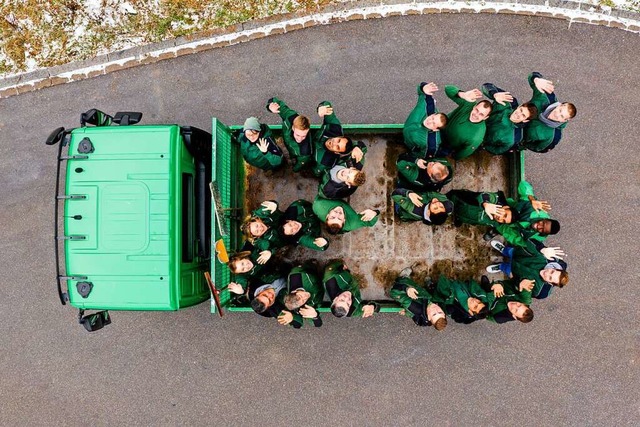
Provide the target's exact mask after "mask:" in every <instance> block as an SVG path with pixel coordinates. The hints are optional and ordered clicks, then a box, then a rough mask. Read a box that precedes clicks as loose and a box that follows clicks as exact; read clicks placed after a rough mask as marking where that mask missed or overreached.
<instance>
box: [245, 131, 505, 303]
mask: <svg viewBox="0 0 640 427" xmlns="http://www.w3.org/2000/svg"><path fill="white" fill-rule="evenodd" d="M398 138H399V137H396V136H386V135H382V136H381V135H370V136H367V135H358V137H357V138H356V139H357V140H361V141H364V142H365V144H366V145H367V147H368V152H367V154H366V156H365V159H366V161H365V166H364V171H365V172H366V174H367V182H366V183H365V184H364V185H363V186H362V187H360V188H358V190H357V191H356V192H355V194H353V195H352V196H351V197H350V199H349V200H348V202H349V204H350V205H351V206H352V207H353V208H354V209H355V210H356V211H357V212H360V211H362V210H364V209H367V208H372V209H378V210H380V212H381V217H380V220H379V221H378V223H377V224H376V225H375V226H373V227H365V228H361V229H358V230H355V231H352V232H349V233H346V234H341V235H337V236H333V235H330V234H329V233H327V232H326V231H324V233H323V235H324V237H325V238H327V240H329V242H330V245H329V248H328V249H327V250H326V251H325V252H317V251H313V250H310V249H306V248H304V247H300V246H298V247H295V248H284V249H281V250H280V251H279V252H278V256H279V257H280V258H281V259H283V260H286V261H288V262H292V263H297V262H300V261H304V260H308V259H317V260H318V262H319V264H320V265H321V266H322V265H324V263H325V262H326V261H328V260H331V259H336V258H342V259H343V260H344V262H345V264H346V265H347V266H348V267H349V268H350V269H351V271H352V273H353V274H354V275H355V276H356V277H357V278H358V279H359V282H360V287H361V288H362V296H363V298H364V299H374V300H383V299H388V297H387V296H386V295H385V289H387V288H389V287H390V286H391V285H392V284H393V280H394V279H395V277H397V275H398V273H399V272H400V270H402V268H404V267H407V266H413V271H414V273H413V276H412V277H413V278H414V279H415V280H417V281H419V283H420V282H422V281H423V280H424V279H425V278H426V277H427V276H431V277H433V278H434V279H437V277H438V276H439V275H440V274H445V275H447V276H450V277H455V278H459V279H470V278H475V279H476V280H479V279H480V276H481V275H482V274H483V272H484V268H485V267H486V266H487V265H489V264H491V263H492V259H491V258H492V256H494V258H495V255H497V253H495V252H494V253H493V254H492V253H491V247H490V246H489V243H488V242H485V241H484V240H483V239H482V236H483V234H484V233H485V231H486V230H487V228H486V227H478V226H469V225H462V226H460V227H455V226H454V225H453V220H452V219H451V218H449V219H448V220H447V222H446V223H445V224H444V225H441V226H435V227H433V226H429V225H425V224H423V223H422V222H404V221H400V219H399V218H398V217H397V216H396V215H395V214H394V211H393V203H392V202H391V193H392V192H393V190H394V188H395V182H396V175H397V174H396V161H397V159H398V155H400V154H401V153H403V152H404V151H406V149H405V148H404V146H403V145H401V144H400V142H399V141H400V140H399V139H398ZM451 163H452V165H453V167H454V177H453V180H452V181H451V182H450V183H449V184H447V185H446V186H445V187H444V188H443V189H442V193H446V192H447V191H449V190H451V189H467V190H473V191H498V190H503V191H505V192H507V189H508V188H509V182H508V176H509V171H508V163H507V161H506V158H505V157H503V156H492V155H489V154H488V153H486V152H484V151H480V152H477V153H475V154H474V155H473V156H471V157H470V158H467V159H464V160H461V161H455V160H451ZM318 183H319V180H318V179H317V178H315V177H313V176H312V175H311V174H308V175H305V176H302V175H301V174H294V173H293V172H292V170H291V167H290V166H288V167H286V168H285V169H284V170H282V171H278V172H276V173H274V174H272V175H270V176H268V175H266V174H265V173H264V172H263V171H261V170H258V169H255V168H253V167H251V166H247V183H246V184H247V185H246V186H245V188H246V205H245V212H250V211H251V210H253V209H255V208H256V207H257V206H258V205H259V204H260V203H261V202H262V201H264V200H276V201H277V202H278V203H279V205H280V209H281V210H283V211H284V210H285V209H286V208H287V206H289V204H290V203H291V202H293V201H294V200H297V199H305V200H308V201H310V202H312V201H313V199H314V198H315V196H316V193H317V191H318ZM274 261H277V260H274Z"/></svg>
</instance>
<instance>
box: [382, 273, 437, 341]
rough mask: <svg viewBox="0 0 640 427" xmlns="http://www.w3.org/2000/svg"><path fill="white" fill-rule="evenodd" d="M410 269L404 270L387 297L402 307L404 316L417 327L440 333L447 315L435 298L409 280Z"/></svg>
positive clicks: (401, 312)
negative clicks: (426, 327) (431, 327)
mask: <svg viewBox="0 0 640 427" xmlns="http://www.w3.org/2000/svg"><path fill="white" fill-rule="evenodd" d="M411 272H412V270H411V267H407V268H404V269H403V270H402V271H401V272H400V274H399V276H398V277H397V278H396V280H395V281H394V283H393V286H392V287H391V289H390V290H389V296H390V297H391V298H392V299H393V300H394V301H396V302H397V303H398V304H400V306H401V307H402V310H401V311H400V314H402V315H405V316H407V317H409V318H411V320H413V321H414V323H415V324H416V325H418V326H431V325H433V327H434V328H435V329H436V331H442V330H443V329H444V328H445V327H446V326H447V315H446V313H445V312H444V310H443V309H442V308H441V307H440V305H439V302H438V301H436V298H435V297H434V296H433V295H432V294H431V293H430V292H429V291H428V290H426V289H425V288H422V287H420V286H418V284H417V283H416V282H414V281H413V280H412V279H411V277H410V276H411Z"/></svg>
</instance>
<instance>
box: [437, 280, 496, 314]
mask: <svg viewBox="0 0 640 427" xmlns="http://www.w3.org/2000/svg"><path fill="white" fill-rule="evenodd" d="M482 292H483V290H482V288H481V287H480V285H479V284H478V283H477V282H476V281H474V280H470V281H468V282H463V281H460V280H455V279H449V278H447V277H445V276H444V275H443V276H440V278H439V279H438V282H437V284H436V286H435V290H434V295H435V297H436V298H438V299H439V300H440V301H442V302H443V304H444V306H445V309H446V310H447V313H449V315H450V316H451V318H452V319H453V320H454V321H455V322H457V323H464V324H468V323H472V322H475V321H476V320H479V319H484V318H485V317H486V316H487V314H488V312H489V309H488V307H487V304H486V303H485V302H483V301H482V300H481V299H480V298H478V297H477V296H476V294H477V293H482Z"/></svg>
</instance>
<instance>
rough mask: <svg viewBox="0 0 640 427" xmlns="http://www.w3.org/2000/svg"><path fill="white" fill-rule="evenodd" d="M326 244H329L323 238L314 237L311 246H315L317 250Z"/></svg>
mask: <svg viewBox="0 0 640 427" xmlns="http://www.w3.org/2000/svg"><path fill="white" fill-rule="evenodd" d="M327 243H329V242H327V239H325V238H324V237H316V238H315V239H314V240H313V244H314V245H316V246H317V247H319V248H322V247H324V246H326V245H327Z"/></svg>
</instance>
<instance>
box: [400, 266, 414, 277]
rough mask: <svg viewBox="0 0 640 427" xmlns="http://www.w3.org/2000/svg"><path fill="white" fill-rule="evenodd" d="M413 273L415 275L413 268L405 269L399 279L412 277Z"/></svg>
mask: <svg viewBox="0 0 640 427" xmlns="http://www.w3.org/2000/svg"><path fill="white" fill-rule="evenodd" d="M411 273H413V269H412V268H411V267H405V268H403V269H402V270H401V271H400V274H398V277H409V276H411Z"/></svg>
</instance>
